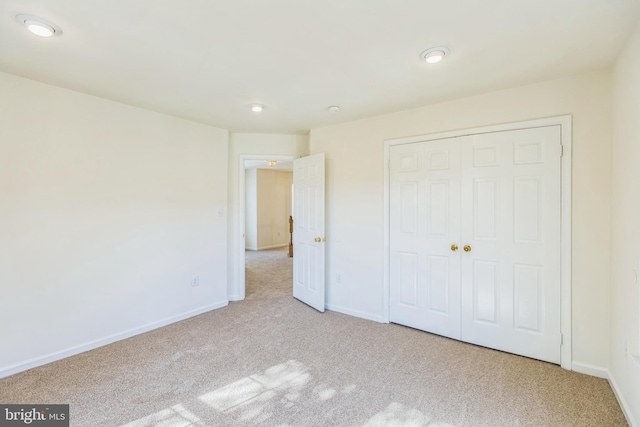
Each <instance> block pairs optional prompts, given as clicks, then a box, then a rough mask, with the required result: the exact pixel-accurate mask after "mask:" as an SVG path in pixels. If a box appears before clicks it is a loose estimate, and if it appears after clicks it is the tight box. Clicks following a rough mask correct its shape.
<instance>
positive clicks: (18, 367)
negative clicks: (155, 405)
mask: <svg viewBox="0 0 640 427" xmlns="http://www.w3.org/2000/svg"><path fill="white" fill-rule="evenodd" d="M228 304H229V301H227V300H224V301H219V302H217V303H214V304H211V305H207V306H205V307H201V308H198V309H196V310H192V311H188V312H186V313H182V314H178V315H176V316H171V317H167V318H166V319H162V320H159V321H157V322H152V323H148V324H146V325H143V326H140V327H137V328H132V329H128V330H126V331H123V332H119V333H117V334H113V335H109V336H107V337H104V338H99V339H97V340H93V341H89V342H87V343H84V344H80V345H76V346H73V347H69V348H67V349H64V350H60V351H56V352H54V353H50V354H47V355H44V356H40V357H34V358H32V359H29V360H25V361H24V362H19V363H14V364H12V365H9V366H4V367H2V368H0V378H4V377H8V376H10V375H14V374H17V373H18V372H22V371H26V370H28V369H32V368H35V367H38V366H42V365H46V364H47V363H51V362H55V361H56V360H60V359H64V358H66V357H70V356H75V355H76V354H80V353H84V352H85V351H89V350H93V349H95V348H98V347H102V346H105V345H108V344H111V343H114V342H116V341H120V340H123V339H126V338H130V337H132V336H135V335H139V334H142V333H145V332H149V331H152V330H154V329H158V328H161V327H163V326H167V325H169V324H171V323H175V322H179V321H181V320H185V319H188V318H190V317H194V316H197V315H199V314H202V313H206V312H208V311H211V310H215V309H217V308H221V307H225V306H226V305H228Z"/></svg>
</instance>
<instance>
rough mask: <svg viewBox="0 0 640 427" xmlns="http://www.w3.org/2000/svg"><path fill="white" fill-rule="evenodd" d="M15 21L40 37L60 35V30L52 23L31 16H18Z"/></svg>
mask: <svg viewBox="0 0 640 427" xmlns="http://www.w3.org/2000/svg"><path fill="white" fill-rule="evenodd" d="M16 21H18V22H19V23H21V24H22V25H24V26H25V27H27V30H29V31H31V32H32V33H33V34H35V35H37V36H40V37H51V36H54V35H60V34H62V29H61V28H60V27H58V26H57V25H56V24H54V23H53V22H49V21H47V20H46V19H42V18H38V17H37V16H33V15H18V16H16Z"/></svg>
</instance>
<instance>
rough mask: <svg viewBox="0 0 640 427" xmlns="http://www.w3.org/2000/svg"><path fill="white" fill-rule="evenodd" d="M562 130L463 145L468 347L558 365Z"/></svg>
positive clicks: (492, 136)
mask: <svg viewBox="0 0 640 427" xmlns="http://www.w3.org/2000/svg"><path fill="white" fill-rule="evenodd" d="M560 141H561V139H560V126H550V127H544V128H533V129H523V130H515V131H506V132H496V133H488V134H479V135H473V136H469V137H465V138H464V139H463V140H462V141H461V161H462V163H461V171H462V176H461V177H462V178H461V203H462V212H463V217H462V222H461V224H462V235H461V244H460V246H461V247H462V248H464V246H465V245H468V246H469V249H470V251H469V252H466V251H464V250H462V252H461V253H460V256H461V262H462V264H461V270H462V276H461V283H462V286H461V295H462V300H461V303H462V339H463V340H464V341H468V342H471V343H475V344H479V345H482V346H486V347H491V348H495V349H499V350H504V351H507V352H510V353H515V354H520V355H524V356H528V357H533V358H536V359H540V360H545V361H548V362H552V363H560V167H561V164H560V156H561V154H560V153H561V151H560V148H561V146H560Z"/></svg>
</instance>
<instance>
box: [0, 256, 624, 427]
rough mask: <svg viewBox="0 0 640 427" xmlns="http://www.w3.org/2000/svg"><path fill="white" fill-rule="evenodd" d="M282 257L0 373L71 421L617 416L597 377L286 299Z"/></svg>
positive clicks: (4, 391)
mask: <svg viewBox="0 0 640 427" xmlns="http://www.w3.org/2000/svg"><path fill="white" fill-rule="evenodd" d="M291 268H292V260H291V259H289V258H287V257H286V252H284V251H280V250H274V251H265V252H258V253H251V252H248V253H247V292H246V294H247V298H246V300H245V301H242V302H237V303H232V304H230V305H229V307H226V308H223V309H219V310H215V311H212V312H209V313H206V314H203V315H200V316H197V317H194V318H192V319H188V320H185V321H182V322H179V323H176V324H173V325H169V326H167V327H164V328H161V329H157V330H155V331H151V332H148V333H146V334H142V335H139V336H136V337H133V338H130V339H127V340H123V341H120V342H117V343H114V344H111V345H109V346H105V347H102V348H99V349H96V350H93V351H90V352H86V353H83V354H80V355H77V356H74V357H70V358H67V359H65V360H61V361H59V362H55V363H51V364H49V365H46V366H42V367H39V368H36V369H32V370H30V371H27V372H23V373H20V374H17V375H14V376H12V377H9V378H5V379H2V380H0V402H2V403H69V404H70V405H71V420H72V423H71V425H72V426H82V427H84V426H87V427H93V426H128V427H132V426H136V427H141V426H165V427H169V426H175V427H178V426H185V427H186V426H367V427H373V426H430V427H445V426H459V427H461V426H494V427H497V426H509V427H512V426H597V427H602V426H624V425H626V422H625V420H624V416H623V414H622V412H621V410H620V407H619V406H618V404H617V402H616V399H615V397H614V395H613V392H612V390H611V388H610V387H609V384H608V383H607V382H606V381H605V380H602V379H598V378H593V377H589V376H586V375H582V374H578V373H575V372H568V371H565V370H563V369H561V368H560V367H558V366H555V365H551V364H548V363H544V362H539V361H536V360H531V359H527V358H524V357H519V356H514V355H510V354H506V353H502V352H498V351H493V350H489V349H486V348H481V347H477V346H473V345H469V344H465V343H461V342H457V341H454V340H450V339H446V338H442V337H439V336H435V335H431V334H428V333H424V332H420V331H416V330H413V329H410V328H406V327H403V326H399V325H385V324H378V323H375V322H371V321H367V320H362V319H358V318H354V317H350V316H346V315H342V314H339V313H335V312H326V313H323V314H321V313H318V312H316V311H315V310H313V309H311V308H309V307H307V306H305V305H304V304H302V303H300V302H299V301H296V300H295V299H293V298H292V297H291Z"/></svg>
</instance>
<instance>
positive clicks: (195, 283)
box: [191, 276, 200, 287]
mask: <svg viewBox="0 0 640 427" xmlns="http://www.w3.org/2000/svg"><path fill="white" fill-rule="evenodd" d="M191 286H193V287H195V286H200V276H193V277H192V278H191Z"/></svg>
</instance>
